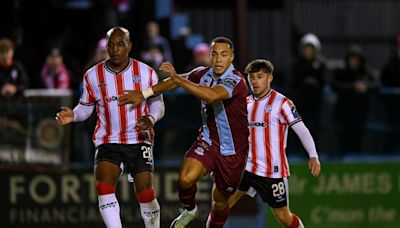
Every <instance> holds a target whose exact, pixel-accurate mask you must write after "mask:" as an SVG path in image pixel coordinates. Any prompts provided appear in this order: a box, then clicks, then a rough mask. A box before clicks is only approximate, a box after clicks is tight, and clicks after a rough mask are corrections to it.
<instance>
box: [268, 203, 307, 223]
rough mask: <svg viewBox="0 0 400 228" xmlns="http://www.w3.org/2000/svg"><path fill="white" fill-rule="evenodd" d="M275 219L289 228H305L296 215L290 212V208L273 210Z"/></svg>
mask: <svg viewBox="0 0 400 228" xmlns="http://www.w3.org/2000/svg"><path fill="white" fill-rule="evenodd" d="M272 211H273V212H274V215H275V217H276V218H277V219H278V221H279V222H280V223H282V224H283V225H284V226H285V227H287V228H304V225H303V223H302V221H301V219H300V218H299V217H298V216H297V215H296V214H294V213H291V212H290V209H289V207H288V206H285V207H281V208H272Z"/></svg>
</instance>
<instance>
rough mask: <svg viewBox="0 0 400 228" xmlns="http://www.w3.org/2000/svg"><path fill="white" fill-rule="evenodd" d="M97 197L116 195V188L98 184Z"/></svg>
mask: <svg viewBox="0 0 400 228" xmlns="http://www.w3.org/2000/svg"><path fill="white" fill-rule="evenodd" d="M96 192H97V195H107V194H112V193H115V186H114V185H112V184H109V183H105V182H98V183H97V184H96Z"/></svg>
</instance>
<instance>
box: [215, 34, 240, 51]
mask: <svg viewBox="0 0 400 228" xmlns="http://www.w3.org/2000/svg"><path fill="white" fill-rule="evenodd" d="M215 43H224V44H228V45H229V48H230V49H231V50H232V51H234V50H235V48H234V46H233V42H232V40H230V39H229V38H226V37H223V36H219V37H216V38H214V39H213V40H211V43H210V47H211V46H213V45H214V44H215Z"/></svg>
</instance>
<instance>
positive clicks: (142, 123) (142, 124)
mask: <svg viewBox="0 0 400 228" xmlns="http://www.w3.org/2000/svg"><path fill="white" fill-rule="evenodd" d="M150 118H151V117H150V116H142V117H140V118H139V119H138V120H137V124H136V125H137V126H138V127H139V128H140V129H142V130H148V129H151V128H153V126H154V124H153V122H152V121H151V120H150Z"/></svg>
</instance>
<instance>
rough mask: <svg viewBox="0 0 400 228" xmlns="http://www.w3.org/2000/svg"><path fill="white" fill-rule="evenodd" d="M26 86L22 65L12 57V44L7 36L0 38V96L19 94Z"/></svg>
mask: <svg viewBox="0 0 400 228" xmlns="http://www.w3.org/2000/svg"><path fill="white" fill-rule="evenodd" d="M27 87H28V77H27V75H26V72H25V69H24V67H23V65H22V64H21V63H20V62H19V61H17V60H16V59H14V44H13V42H12V41H11V40H10V39H8V38H2V39H0V92H1V93H0V94H1V97H13V96H16V95H20V94H21V93H22V91H23V90H24V89H26V88H27Z"/></svg>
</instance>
